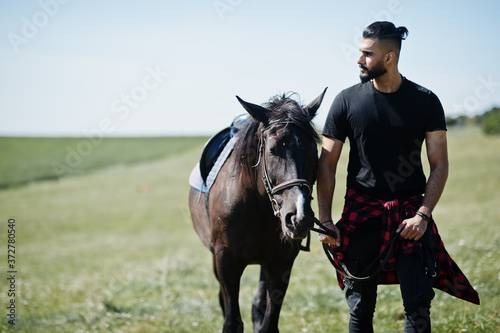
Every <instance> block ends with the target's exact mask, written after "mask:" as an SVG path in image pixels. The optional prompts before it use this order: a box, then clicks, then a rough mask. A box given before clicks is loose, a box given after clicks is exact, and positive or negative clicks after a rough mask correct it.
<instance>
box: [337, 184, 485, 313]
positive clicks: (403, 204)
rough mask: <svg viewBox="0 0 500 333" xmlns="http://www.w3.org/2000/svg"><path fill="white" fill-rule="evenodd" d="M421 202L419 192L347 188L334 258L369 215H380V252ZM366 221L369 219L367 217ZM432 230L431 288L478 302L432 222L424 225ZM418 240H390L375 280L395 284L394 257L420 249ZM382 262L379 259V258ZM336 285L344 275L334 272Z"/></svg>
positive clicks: (342, 254) (339, 257)
mask: <svg viewBox="0 0 500 333" xmlns="http://www.w3.org/2000/svg"><path fill="white" fill-rule="evenodd" d="M421 202H422V196H421V195H414V196H411V197H409V198H407V199H405V200H397V199H396V200H392V201H383V200H379V199H377V198H374V197H372V196H370V195H367V194H364V193H360V192H358V191H355V190H352V189H348V190H347V193H346V196H345V206H344V210H343V212H342V217H341V219H340V220H339V221H338V222H337V224H336V225H337V227H338V228H339V230H340V234H341V245H340V246H339V247H338V248H336V249H335V248H334V251H335V254H336V255H335V256H334V260H335V261H337V263H339V262H341V261H342V260H343V259H344V257H345V253H346V252H347V251H348V248H349V240H350V237H351V236H352V234H353V233H354V231H355V230H356V228H357V226H358V225H359V224H360V223H363V222H365V221H367V220H369V219H370V218H373V217H377V216H380V215H382V216H383V218H382V230H381V235H380V237H381V238H382V242H381V247H380V253H383V252H384V251H385V249H386V248H387V247H388V246H389V242H390V239H391V238H392V236H393V235H395V234H396V230H397V228H398V225H399V224H400V223H401V222H402V221H403V220H404V219H406V218H410V217H413V216H415V212H416V211H417V210H418V208H419V207H420V204H421ZM367 223H370V222H369V221H368V222H367ZM428 227H430V228H431V231H432V245H433V247H434V251H435V253H436V256H437V260H438V268H439V274H438V276H437V277H435V278H434V288H437V289H440V290H442V291H444V292H447V293H448V294H450V295H452V296H455V297H458V298H460V299H463V300H465V301H468V302H471V303H474V304H479V296H478V293H477V292H476V291H475V290H474V288H473V287H472V286H471V284H470V283H469V281H468V280H467V278H466V276H465V275H464V273H462V271H461V270H460V268H459V267H458V265H457V264H456V263H455V261H453V259H452V258H451V257H450V255H449V254H448V252H447V251H446V249H445V247H444V244H443V241H442V240H441V237H440V236H439V232H438V230H437V227H436V224H435V223H431V224H429V225H428ZM421 251H422V244H421V242H420V241H415V240H406V239H403V238H400V239H398V240H397V241H396V243H395V244H394V246H393V248H392V251H391V255H390V258H389V260H388V261H387V263H386V265H385V266H384V268H383V270H382V271H381V272H380V274H379V276H378V284H398V283H399V281H398V278H397V273H396V258H397V256H398V255H405V254H412V253H420V252H421ZM380 264H382V259H380ZM337 279H338V282H339V286H340V287H341V288H342V289H344V287H345V286H344V277H343V276H341V275H340V274H338V273H337Z"/></svg>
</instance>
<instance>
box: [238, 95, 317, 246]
mask: <svg viewBox="0 0 500 333" xmlns="http://www.w3.org/2000/svg"><path fill="white" fill-rule="evenodd" d="M325 92H326V89H325V91H323V93H322V94H321V95H320V96H318V97H317V98H316V99H314V100H313V101H312V102H311V103H310V104H309V105H307V106H306V107H302V106H301V105H299V103H297V102H296V101H295V100H293V99H291V98H290V97H288V96H286V95H283V96H279V97H274V98H273V99H271V100H270V102H268V103H267V104H265V105H264V106H259V105H256V104H252V103H248V102H245V101H243V100H242V99H240V98H239V97H237V98H238V100H239V101H240V103H241V104H242V105H243V107H244V108H245V109H246V110H247V111H248V113H249V114H250V115H251V116H252V117H253V118H254V119H255V120H256V122H255V126H256V129H257V130H256V131H255V138H256V142H258V147H259V148H258V157H257V159H256V160H254V167H255V168H256V170H255V172H256V173H257V179H258V180H257V182H258V184H257V186H258V188H259V192H260V193H261V195H262V196H264V197H267V198H268V200H269V202H270V205H271V207H272V208H273V210H274V214H275V215H276V216H277V217H278V218H279V219H280V221H281V229H282V231H283V235H284V236H287V237H288V238H291V239H302V238H305V237H306V236H307V233H308V232H309V230H310V229H311V228H312V227H313V225H314V220H315V217H314V212H313V210H312V208H311V200H312V190H313V184H314V182H315V181H316V171H317V164H318V151H317V144H318V140H319V137H318V134H317V132H316V130H315V128H314V126H313V125H312V122H311V121H312V119H313V118H314V116H315V115H316V111H317V110H318V108H319V107H320V105H321V102H322V100H323V96H324V94H325Z"/></svg>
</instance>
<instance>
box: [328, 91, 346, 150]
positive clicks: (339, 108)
mask: <svg viewBox="0 0 500 333" xmlns="http://www.w3.org/2000/svg"><path fill="white" fill-rule="evenodd" d="M323 135H324V136H328V137H332V138H334V139H337V140H340V141H342V142H345V139H346V137H347V108H346V105H345V101H344V98H343V94H342V92H341V93H340V94H338V95H337V97H335V99H334V100H333V103H332V106H331V107H330V111H329V112H328V115H327V117H326V121H325V126H324V127H323Z"/></svg>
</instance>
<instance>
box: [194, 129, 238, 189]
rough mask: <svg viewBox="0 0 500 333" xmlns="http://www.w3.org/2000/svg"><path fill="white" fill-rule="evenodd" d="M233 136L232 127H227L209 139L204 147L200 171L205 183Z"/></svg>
mask: <svg viewBox="0 0 500 333" xmlns="http://www.w3.org/2000/svg"><path fill="white" fill-rule="evenodd" d="M230 138H231V128H230V127H226V128H224V129H223V130H222V131H220V132H219V133H217V134H215V135H214V136H213V137H211V138H210V140H208V142H207V143H206V144H205V147H204V148H203V152H202V153H201V158H200V172H201V178H202V179H203V183H205V184H206V183H207V177H208V174H209V173H210V170H212V168H213V166H214V165H215V162H216V161H217V158H218V157H219V155H220V154H221V153H222V150H224V147H225V146H226V144H227V143H228V141H229V139H230Z"/></svg>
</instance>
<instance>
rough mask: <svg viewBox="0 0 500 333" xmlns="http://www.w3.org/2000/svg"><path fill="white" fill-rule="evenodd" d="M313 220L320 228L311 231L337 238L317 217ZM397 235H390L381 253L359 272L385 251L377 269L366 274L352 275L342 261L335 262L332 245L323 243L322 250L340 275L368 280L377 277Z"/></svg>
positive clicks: (355, 279) (373, 263)
mask: <svg viewBox="0 0 500 333" xmlns="http://www.w3.org/2000/svg"><path fill="white" fill-rule="evenodd" d="M314 222H315V223H316V224H317V225H318V226H319V227H320V228H321V229H322V230H320V229H317V228H311V230H312V231H316V232H317V233H320V234H324V235H327V236H331V237H333V238H337V235H336V234H335V233H334V232H333V231H332V230H330V229H328V228H327V227H325V226H324V225H322V224H321V223H320V222H319V221H318V220H317V219H316V221H314ZM398 237H399V233H396V234H395V235H394V236H392V238H391V239H390V241H389V246H387V247H386V248H385V250H384V251H383V252H382V253H380V254H379V256H378V257H377V258H376V259H375V260H374V261H373V262H372V263H371V264H370V265H369V266H368V267H367V268H366V269H365V270H364V271H363V272H362V273H361V275H363V274H365V273H366V272H368V271H369V270H370V269H371V268H372V267H373V266H374V265H375V264H376V263H377V262H378V261H380V258H382V256H383V255H384V252H386V253H385V256H384V259H383V260H382V263H381V264H380V265H379V266H378V267H377V269H376V270H375V271H374V272H373V273H372V274H371V275H367V276H354V275H352V274H351V272H349V270H348V269H347V267H346V265H345V264H344V263H343V262H339V264H340V265H339V264H337V262H336V261H335V259H334V257H333V256H334V255H335V251H334V250H333V247H332V246H331V245H328V244H325V243H323V250H324V251H325V254H326V257H327V258H328V260H329V261H330V263H331V264H332V266H333V267H334V268H335V270H336V271H337V272H338V273H339V274H340V275H342V276H343V277H345V278H347V279H350V280H352V281H358V282H360V281H368V280H371V279H373V278H375V277H377V276H378V274H379V273H380V271H382V268H384V266H385V264H387V261H388V260H389V258H390V256H391V252H392V247H393V246H394V243H395V242H396V239H397V238H398Z"/></svg>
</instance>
